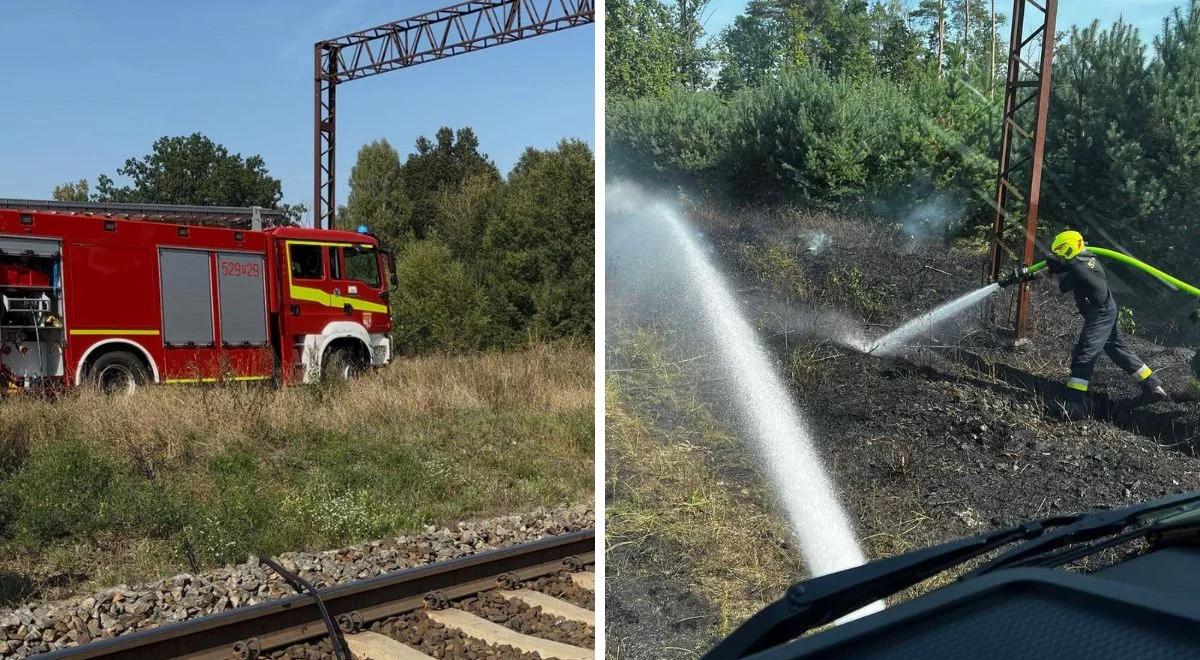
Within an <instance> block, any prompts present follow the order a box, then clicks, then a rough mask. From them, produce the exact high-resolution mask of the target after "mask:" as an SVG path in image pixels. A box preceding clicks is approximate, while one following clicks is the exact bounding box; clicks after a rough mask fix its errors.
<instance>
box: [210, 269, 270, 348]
mask: <svg viewBox="0 0 1200 660" xmlns="http://www.w3.org/2000/svg"><path fill="white" fill-rule="evenodd" d="M266 282H267V280H266V264H265V263H264V260H263V256H262V255H258V254H240V253H237V252H218V253H217V285H218V289H217V290H218V292H219V296H220V298H219V299H220V301H221V342H222V343H223V344H224V345H226V346H265V345H266V343H267V300H266V295H267V294H266Z"/></svg>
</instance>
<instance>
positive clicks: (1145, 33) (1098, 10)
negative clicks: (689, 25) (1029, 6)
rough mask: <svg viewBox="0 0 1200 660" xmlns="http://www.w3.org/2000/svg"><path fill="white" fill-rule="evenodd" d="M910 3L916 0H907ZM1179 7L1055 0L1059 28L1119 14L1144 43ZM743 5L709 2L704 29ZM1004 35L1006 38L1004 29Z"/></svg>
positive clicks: (1002, 8)
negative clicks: (1135, 28) (1139, 33)
mask: <svg viewBox="0 0 1200 660" xmlns="http://www.w3.org/2000/svg"><path fill="white" fill-rule="evenodd" d="M908 4H909V5H910V6H915V5H916V0H908ZM1178 6H1182V2H1180V1H1179V0H1061V1H1060V2H1059V3H1058V19H1057V22H1058V29H1059V31H1067V30H1069V29H1070V27H1071V25H1073V24H1074V25H1080V26H1083V25H1086V24H1088V23H1091V22H1092V21H1093V20H1096V19H1099V20H1100V22H1101V23H1102V24H1104V23H1111V22H1112V21H1114V20H1116V18H1117V17H1118V16H1121V15H1124V17H1125V20H1127V21H1129V22H1130V23H1133V24H1134V25H1136V26H1137V27H1138V28H1139V29H1140V30H1141V33H1142V39H1144V40H1145V41H1146V43H1147V45H1148V44H1149V43H1150V42H1151V40H1152V38H1153V36H1154V35H1155V34H1158V32H1159V30H1161V29H1162V20H1163V18H1166V16H1167V15H1168V14H1169V13H1170V12H1171V9H1172V8H1174V7H1178ZM745 7H746V1H745V0H712V3H711V4H710V5H709V19H708V22H707V23H706V26H705V27H706V28H707V32H708V33H709V34H710V35H715V34H717V33H718V32H720V31H721V30H722V29H724V28H725V27H726V26H728V25H729V24H730V23H732V22H733V19H734V18H735V17H737V15H738V14H741V13H742V11H743V9H745ZM996 11H999V12H1002V13H1004V14H1009V13H1011V12H1012V1H1011V0H997V1H996ZM1003 34H1004V35H1005V38H1007V34H1008V32H1007V31H1004V32H1003Z"/></svg>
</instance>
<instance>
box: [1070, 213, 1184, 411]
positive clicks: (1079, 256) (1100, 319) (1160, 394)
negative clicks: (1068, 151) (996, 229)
mask: <svg viewBox="0 0 1200 660" xmlns="http://www.w3.org/2000/svg"><path fill="white" fill-rule="evenodd" d="M1050 252H1052V253H1053V255H1054V256H1053V257H1051V258H1050V259H1049V260H1048V262H1047V266H1048V268H1047V269H1046V270H1048V271H1049V272H1050V274H1051V278H1052V281H1056V282H1057V283H1058V288H1059V291H1061V292H1062V293H1064V294H1065V293H1067V292H1068V291H1069V292H1071V293H1073V294H1075V306H1076V307H1077V308H1079V313H1080V315H1082V316H1083V330H1082V332H1080V333H1079V341H1078V342H1076V343H1075V348H1074V350H1072V351H1071V377H1070V378H1068V379H1067V401H1066V406H1065V407H1064V413H1065V414H1066V415H1067V416H1068V417H1070V418H1071V419H1080V418H1082V417H1085V416H1087V415H1088V413H1089V409H1090V406H1089V398H1088V387H1089V381H1090V380H1091V378H1092V372H1093V371H1095V369H1096V360H1098V359H1099V358H1100V352H1101V351H1103V352H1104V353H1105V354H1107V355H1108V357H1109V359H1111V360H1112V361H1113V362H1114V363H1116V365H1117V366H1118V367H1121V368H1122V369H1124V370H1125V372H1126V373H1128V374H1129V375H1131V376H1132V377H1133V378H1134V379H1136V380H1137V382H1138V383H1139V384H1140V385H1141V387H1142V392H1143V397H1144V398H1145V399H1146V400H1147V401H1164V400H1166V399H1167V398H1169V397H1168V396H1167V392H1166V391H1165V390H1164V389H1163V387H1162V382H1161V381H1159V379H1158V377H1157V376H1155V375H1154V372H1153V371H1152V370H1151V369H1150V367H1149V366H1148V365H1147V364H1146V363H1145V362H1143V361H1142V360H1141V359H1140V358H1139V357H1138V356H1136V355H1134V354H1133V351H1130V350H1129V347H1127V346H1126V345H1125V340H1124V339H1123V338H1122V337H1121V333H1120V331H1119V330H1118V329H1117V301H1116V300H1115V299H1114V298H1113V295H1112V292H1111V291H1109V289H1108V280H1107V278H1106V277H1105V275H1104V267H1103V266H1101V265H1100V260H1099V259H1097V258H1096V256H1095V255H1094V254H1092V253H1091V252H1090V251H1089V250H1088V249H1087V244H1086V243H1084V241H1083V235H1082V234H1080V233H1079V232H1077V231H1064V232H1062V233H1061V234H1059V235H1058V236H1055V237H1054V242H1053V243H1051V244H1050Z"/></svg>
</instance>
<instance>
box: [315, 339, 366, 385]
mask: <svg viewBox="0 0 1200 660" xmlns="http://www.w3.org/2000/svg"><path fill="white" fill-rule="evenodd" d="M321 366H322V369H321V372H322V373H321V376H322V378H324V379H325V380H327V381H333V382H341V383H344V382H346V381H349V380H350V379H351V378H354V377H355V376H357V375H359V374H361V373H362V372H363V369H364V368H365V367H364V365H363V361H362V359H361V358H360V357H359V356H358V355H357V354H356V353H355V352H354V351H353V350H351V349H350V348H348V347H346V346H334V347H332V348H330V349H329V351H328V352H327V353H326V354H325V359H324V361H323V362H322V365H321Z"/></svg>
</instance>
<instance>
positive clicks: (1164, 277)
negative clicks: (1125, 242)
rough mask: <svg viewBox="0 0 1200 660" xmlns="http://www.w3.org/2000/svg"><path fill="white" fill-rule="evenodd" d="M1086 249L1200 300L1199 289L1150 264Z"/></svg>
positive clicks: (1114, 252) (1107, 252)
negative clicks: (1126, 265) (1146, 274)
mask: <svg viewBox="0 0 1200 660" xmlns="http://www.w3.org/2000/svg"><path fill="white" fill-rule="evenodd" d="M1087 249H1088V250H1091V251H1092V252H1093V253H1094V254H1098V255H1100V256H1101V257H1108V258H1109V259H1116V260H1117V261H1120V262H1122V263H1126V264H1129V265H1130V266H1133V267H1134V268H1137V269H1138V270H1140V271H1142V272H1144V273H1148V274H1150V275H1153V276H1154V277H1156V278H1158V279H1159V280H1161V281H1162V282H1164V283H1166V284H1169V285H1170V286H1172V287H1174V288H1176V289H1179V290H1181V291H1184V292H1186V293H1190V294H1192V295H1193V296H1196V297H1197V298H1200V289H1197V288H1196V287H1194V286H1192V285H1191V284H1188V283H1187V282H1184V281H1183V280H1181V279H1179V278H1177V277H1173V276H1171V275H1168V274H1166V273H1164V272H1162V271H1161V270H1159V269H1157V268H1155V267H1154V266H1151V265H1150V264H1147V263H1144V262H1141V261H1138V260H1137V259H1134V258H1133V257H1131V256H1129V255H1127V254H1125V253H1124V252H1117V251H1116V250H1106V249H1105V248H1100V247H1092V246H1091V245H1089V246H1088V247H1087Z"/></svg>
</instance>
